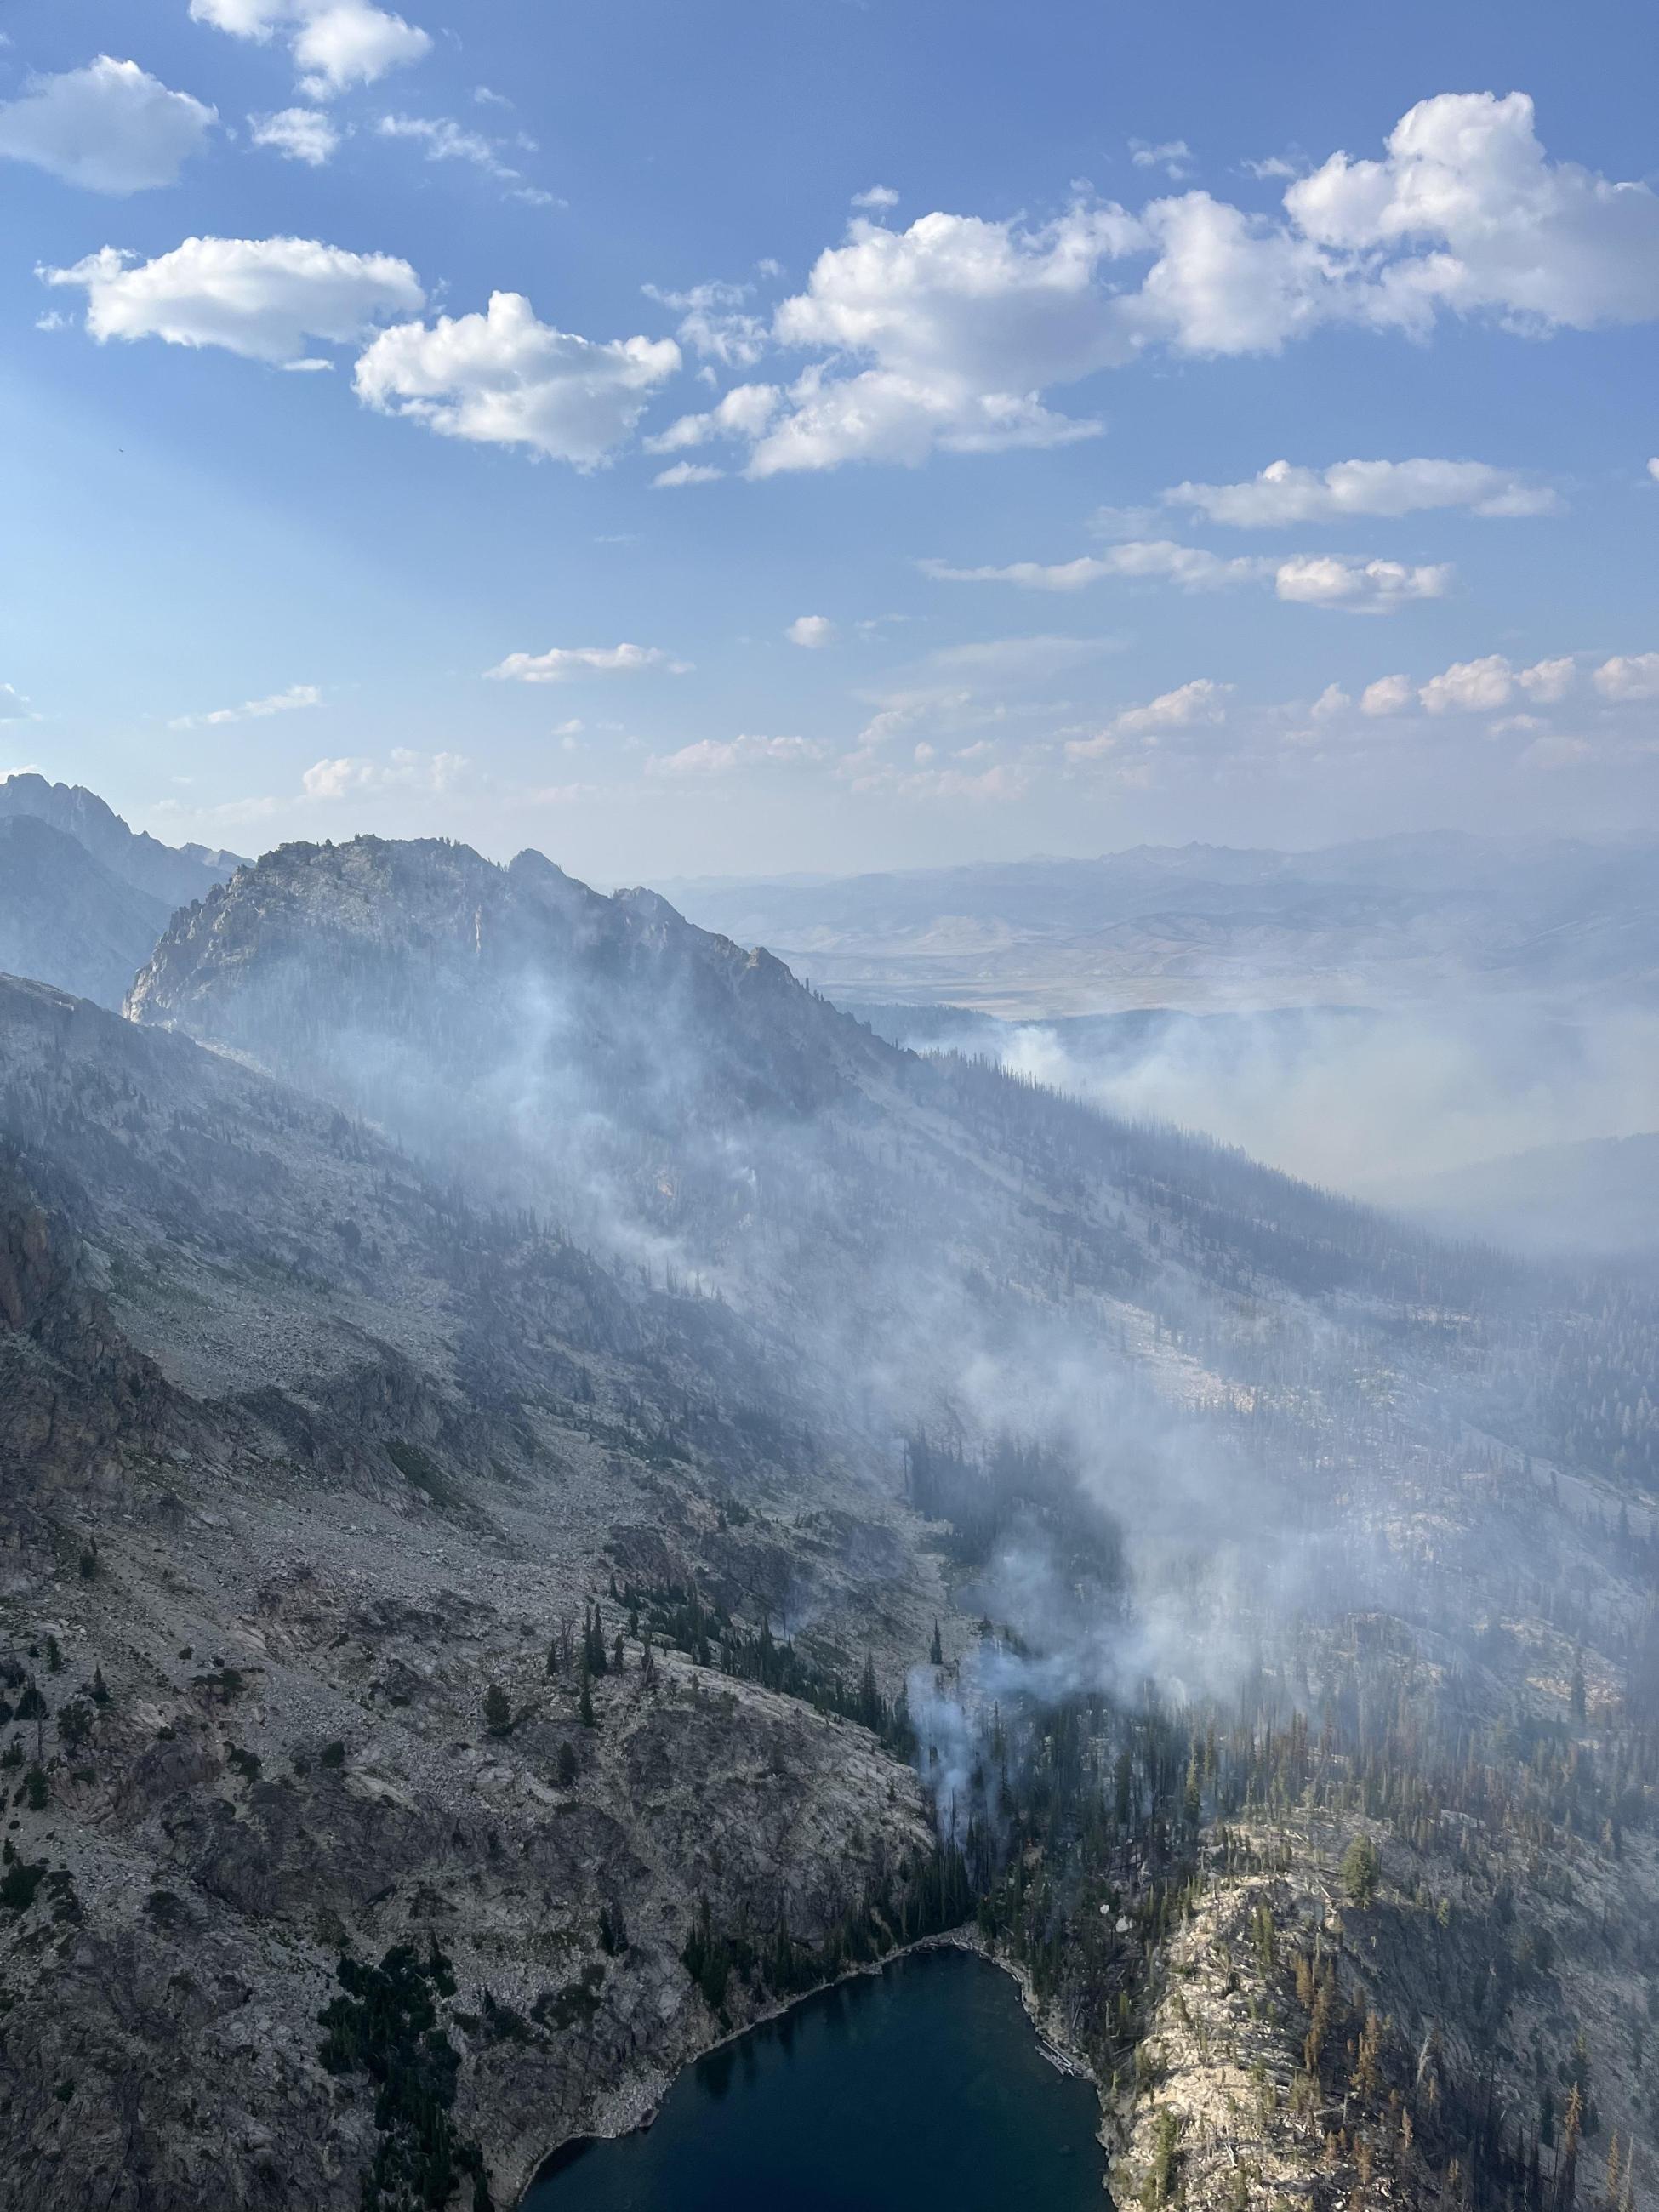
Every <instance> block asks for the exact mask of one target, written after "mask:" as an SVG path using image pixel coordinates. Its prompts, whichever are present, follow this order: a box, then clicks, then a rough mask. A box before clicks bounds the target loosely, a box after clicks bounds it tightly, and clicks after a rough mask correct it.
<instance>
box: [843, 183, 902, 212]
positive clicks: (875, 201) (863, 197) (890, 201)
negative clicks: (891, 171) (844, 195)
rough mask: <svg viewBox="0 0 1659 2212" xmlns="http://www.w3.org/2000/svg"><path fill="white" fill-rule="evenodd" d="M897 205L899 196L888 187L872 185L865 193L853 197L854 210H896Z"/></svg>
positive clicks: (857, 193) (856, 193) (855, 193)
mask: <svg viewBox="0 0 1659 2212" xmlns="http://www.w3.org/2000/svg"><path fill="white" fill-rule="evenodd" d="M898 204H899V196H898V194H897V193H896V191H894V190H893V187H892V186H891V185H871V186H870V189H869V190H868V191H863V192H854V195H853V205H854V207H855V208H876V209H881V208H896V206H897V205H898Z"/></svg>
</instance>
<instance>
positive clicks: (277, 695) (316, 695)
mask: <svg viewBox="0 0 1659 2212" xmlns="http://www.w3.org/2000/svg"><path fill="white" fill-rule="evenodd" d="M322 698H323V695H322V692H321V691H320V690H319V688H318V687H317V685H316V684H289V687H288V689H287V690H286V691H274V692H272V693H271V694H270V696H269V697H268V698H264V699H244V700H243V702H242V703H241V705H240V707H216V708H213V710H212V711H211V713H210V714H177V715H175V716H174V717H173V720H172V721H170V722H169V723H168V724H167V727H168V728H169V729H170V730H197V729H218V728H222V726H224V724H226V723H227V722H262V721H264V720H265V719H266V717H267V716H268V715H271V714H292V713H294V712H295V709H296V708H301V707H319V706H320V705H321V704H322Z"/></svg>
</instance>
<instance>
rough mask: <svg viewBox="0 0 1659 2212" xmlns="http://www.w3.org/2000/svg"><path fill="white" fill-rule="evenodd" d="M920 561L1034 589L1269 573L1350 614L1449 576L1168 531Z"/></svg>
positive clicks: (1203, 585)
mask: <svg viewBox="0 0 1659 2212" xmlns="http://www.w3.org/2000/svg"><path fill="white" fill-rule="evenodd" d="M920 565H921V569H922V571H923V573H924V574H927V575H929V576H932V577H933V578H934V579H935V580H937V581H939V582H940V583H949V584H1018V585H1021V586H1024V588H1025V589H1026V590H1028V591H1036V592H1077V591H1081V590H1083V589H1085V586H1089V585H1091V584H1097V583H1100V582H1103V580H1106V579H1108V578H1112V577H1115V578H1128V579H1131V580H1133V579H1137V578H1147V577H1158V578H1163V579H1164V580H1167V581H1169V582H1170V583H1172V584H1175V585H1176V586H1178V587H1179V588H1180V589H1181V590H1182V591H1188V592H1206V591H1219V590H1225V589H1226V588H1228V587H1229V586H1234V585H1240V584H1255V583H1267V582H1269V581H1270V582H1271V583H1272V584H1273V587H1274V589H1275V591H1276V592H1278V595H1279V598H1280V599H1290V600H1293V601H1296V602H1297V603H1299V604H1301V605H1307V606H1324V607H1338V608H1340V609H1342V610H1344V611H1346V612H1349V613H1353V614H1383V613H1387V612H1389V611H1391V610H1392V609H1393V608H1395V607H1397V606H1401V605H1405V604H1406V603H1407V601H1409V600H1412V599H1439V598H1440V597H1442V596H1443V593H1444V592H1445V590H1446V587H1447V585H1448V583H1449V580H1450V577H1451V570H1450V569H1449V568H1444V567H1435V568H1406V567H1404V566H1402V565H1401V563H1400V562H1397V561H1365V560H1361V559H1358V558H1351V557H1346V556H1339V555H1335V554H1298V555H1297V556H1294V557H1293V558H1291V559H1290V560H1288V561H1279V560H1273V559H1267V558H1262V557H1260V556H1249V555H1238V556H1233V557H1231V558H1224V557H1223V556H1221V555H1219V554H1216V553H1210V552H1206V551H1205V550H1203V549H1202V548H1200V547H1199V546H1194V545H1177V544H1173V543H1172V542H1171V541H1170V539H1168V538H1151V539H1130V540H1129V541H1127V543H1126V544H1121V545H1114V546H1111V547H1109V549H1108V550H1107V551H1105V552H1104V553H1094V554H1085V555H1082V556H1079V558H1078V559H1077V560H1075V561H1059V562H1047V563H1045V562H1039V561H1014V562H1009V563H1007V564H1006V566H1004V567H1000V568H951V566H950V565H949V564H948V563H946V562H943V561H923V562H921V564H920Z"/></svg>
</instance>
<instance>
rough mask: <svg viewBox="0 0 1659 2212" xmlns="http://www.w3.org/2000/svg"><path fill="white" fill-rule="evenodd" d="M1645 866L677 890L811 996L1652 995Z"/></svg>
mask: <svg viewBox="0 0 1659 2212" xmlns="http://www.w3.org/2000/svg"><path fill="white" fill-rule="evenodd" d="M1656 861H1659V854H1656V851H1655V848H1654V847H1653V846H1652V844H1651V842H1643V841H1640V840H1634V839H1633V840H1632V842H1629V843H1627V844H1622V845H1595V844H1590V843H1587V842H1578V841H1574V840H1569V839H1559V840H1543V839H1539V840H1534V841H1519V840H1498V839H1492V840H1487V839H1481V838H1477V837H1472V836H1462V835H1454V834H1450V833H1448V834H1445V835H1443V836H1412V837H1392V838H1380V839H1375V840H1370V841H1365V842H1358V843H1353V844H1347V845H1340V846H1334V847H1330V848H1327V849H1325V850H1324V851H1322V852H1312V853H1275V852H1268V851H1249V850H1239V851H1235V850H1232V849H1230V848H1226V847H1218V846H1206V845H1187V846H1181V847H1154V846H1143V847H1140V848H1137V849H1135V850H1133V851H1130V852H1126V853H1119V854H1107V855H1105V856H1103V857H1102V858H1100V859H1097V860H1024V861H1015V862H1008V863H990V864H986V865H982V866H975V867H960V868H940V869H916V870H911V871H907V872H899V873H894V874H889V875H875V876H854V877H848V878H818V879H812V878H808V879H805V880H802V879H794V880H785V881H778V882H767V881H758V882H740V883H721V882H718V881H715V882H705V883H686V884H670V885H668V886H666V889H667V890H669V891H671V893H672V894H673V895H674V896H676V897H678V900H679V901H680V903H681V904H682V905H683V906H684V908H685V909H686V911H687V912H688V913H689V914H690V915H691V916H692V918H693V919H694V920H696V921H701V922H702V923H703V924H705V925H706V926H707V927H710V928H714V929H718V930H722V931H724V932H726V933H728V934H729V935H731V936H732V937H734V938H736V939H738V941H739V942H741V943H743V944H751V945H752V944H763V945H767V946H769V948H770V949H771V950H772V951H774V952H775V953H776V954H778V956H779V957H781V958H783V959H786V960H787V961H789V962H791V963H793V964H794V965H796V966H797V967H799V968H800V969H802V970H803V972H805V973H807V974H809V975H811V978H812V980H813V981H814V982H815V983H817V984H818V985H819V986H821V987H823V988H824V989H825V990H827V991H829V993H830V994H832V995H834V996H837V997H841V998H845V999H848V1000H852V999H854V998H857V999H876V1000H881V999H889V1000H891V999H896V1000H908V1001H912V1002H914V1001H918V1000H921V1001H926V1000H950V1001H952V1002H954V1003H957V1004H960V1005H963V1006H975V1007H978V1008H981V1009H982V1010H984V1011H987V1012H1001V1013H1006V1014H1017V1015H1018V1014H1032V1013H1045V1014H1051V1015H1052V1014H1065V1013H1076V1014H1087V1013H1094V1012H1104V1011H1107V1010H1109V1009H1110V1008H1114V1007H1121V1006H1151V1005H1171V1006H1177V1005H1187V1006H1194V1007H1216V1008H1220V1007H1225V1006H1260V1005H1262V1004H1264V1003H1266V1004H1275V1003H1277V1004H1287V1005H1288V1004H1329V1003H1332V1002H1334V1001H1336V1000H1343V1001H1347V1002H1352V1003H1356V1004H1368V1003H1377V1004H1387V1003H1389V1002H1391V1001H1399V1000H1403V999H1408V998H1443V997H1446V996H1449V995H1455V994H1458V993H1461V992H1468V991H1471V990H1480V991H1482V992H1488V993H1489V992H1503V993H1511V992H1523V991H1524V992H1550V993H1562V994H1579V993H1583V992H1584V991H1589V992H1592V993H1595V994H1606V995H1607V996H1609V997H1613V996H1622V997H1628V998H1632V999H1637V1000H1642V1001H1644V1002H1646V1003H1651V1002H1652V1000H1653V998H1654V995H1655V993H1656V989H1659V892H1656V890H1655V884H1656V882H1659V866H1656Z"/></svg>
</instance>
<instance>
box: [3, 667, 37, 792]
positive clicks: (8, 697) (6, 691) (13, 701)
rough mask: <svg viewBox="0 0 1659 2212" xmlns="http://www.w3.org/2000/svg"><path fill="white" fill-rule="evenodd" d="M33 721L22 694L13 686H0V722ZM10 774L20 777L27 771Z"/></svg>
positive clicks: (14, 771)
mask: <svg viewBox="0 0 1659 2212" xmlns="http://www.w3.org/2000/svg"><path fill="white" fill-rule="evenodd" d="M33 719H34V718H33V715H32V714H30V712H29V705H28V702H27V699H25V698H24V696H23V695H22V693H21V691H19V690H17V689H16V687H15V685H13V684H0V722H28V721H32V720H33ZM11 773H12V774H13V775H24V774H26V773H27V771H26V770H25V769H12V771H11Z"/></svg>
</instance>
